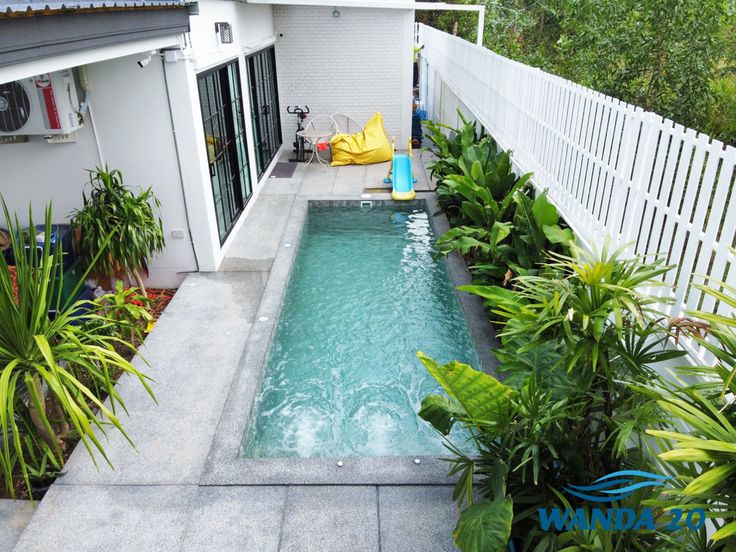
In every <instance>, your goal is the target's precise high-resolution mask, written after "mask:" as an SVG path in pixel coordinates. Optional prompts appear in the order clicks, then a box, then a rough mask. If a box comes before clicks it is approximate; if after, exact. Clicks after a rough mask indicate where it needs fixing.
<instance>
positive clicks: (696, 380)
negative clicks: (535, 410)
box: [639, 278, 736, 551]
mask: <svg viewBox="0 0 736 552" xmlns="http://www.w3.org/2000/svg"><path fill="white" fill-rule="evenodd" d="M706 281H707V282H708V284H710V285H704V284H695V285H694V287H696V288H697V289H699V290H701V291H702V292H703V293H705V294H706V295H709V296H711V297H712V298H713V299H715V301H717V302H718V303H720V307H721V308H720V309H719V311H720V312H727V309H730V310H731V312H734V311H736V288H734V287H733V286H729V285H728V284H726V283H724V282H721V281H719V280H715V279H712V278H707V279H706ZM718 303H716V304H718ZM689 314H690V315H692V316H695V317H697V318H699V319H701V320H704V321H706V322H707V323H709V326H708V333H709V335H703V334H702V333H700V332H696V331H692V332H690V335H691V336H692V337H693V338H694V339H695V341H696V342H698V343H699V344H700V345H701V346H702V347H704V348H705V349H706V350H707V351H709V352H711V353H712V354H713V358H714V365H713V366H698V365H696V366H682V367H680V368H679V372H680V374H681V375H682V376H684V378H685V379H684V380H683V379H681V378H675V380H674V381H673V382H671V383H668V382H664V381H660V382H659V384H658V385H652V386H647V387H643V388H639V390H640V391H642V392H643V393H645V394H647V395H649V396H652V397H654V398H656V399H657V400H658V403H659V405H660V407H661V408H662V409H663V410H664V411H665V412H667V413H668V414H669V415H670V416H671V418H672V419H673V420H677V421H678V422H682V423H683V424H685V427H684V428H683V426H675V427H671V428H668V429H667V430H657V429H650V430H649V431H647V433H649V434H650V435H652V436H654V437H656V438H657V443H658V445H659V448H660V450H661V449H665V452H661V453H660V454H659V458H660V459H661V460H662V461H664V462H665V463H666V464H668V465H669V466H670V467H671V468H672V471H673V473H674V474H675V475H677V476H678V479H679V481H680V483H681V486H680V488H679V490H678V491H677V492H674V493H672V494H671V496H669V497H668V499H669V500H666V501H660V502H655V503H656V504H658V505H660V506H662V507H669V508H673V507H677V508H680V509H683V510H689V509H692V508H696V507H700V508H703V509H705V510H707V511H708V512H709V515H710V516H711V517H712V522H713V523H714V525H715V527H716V531H715V532H714V533H713V534H711V535H709V538H710V540H711V541H712V543H714V546H713V547H712V549H713V550H724V551H725V550H732V549H734V548H735V547H736V399H734V396H735V395H736V319H734V318H733V316H728V315H724V314H718V313H714V312H704V311H694V312H690V313H689ZM696 328H698V326H696ZM713 339H714V340H715V341H714V340H713ZM673 501H674V505H673V504H672V502H673Z"/></svg>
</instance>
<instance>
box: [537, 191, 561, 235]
mask: <svg viewBox="0 0 736 552" xmlns="http://www.w3.org/2000/svg"><path fill="white" fill-rule="evenodd" d="M532 214H533V215H534V221H535V222H536V223H537V228H539V229H542V228H544V226H545V225H547V226H554V225H555V224H557V223H558V222H559V221H560V215H559V214H558V213H557V209H556V208H555V206H554V205H552V204H551V203H550V202H549V200H548V199H547V192H546V191H545V192H543V193H541V194H539V195H538V196H537V198H536V199H535V200H534V204H533V205H532Z"/></svg>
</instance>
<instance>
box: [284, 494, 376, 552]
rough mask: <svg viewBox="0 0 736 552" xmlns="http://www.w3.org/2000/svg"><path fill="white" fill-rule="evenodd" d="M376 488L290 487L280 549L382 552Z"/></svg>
mask: <svg viewBox="0 0 736 552" xmlns="http://www.w3.org/2000/svg"><path fill="white" fill-rule="evenodd" d="M377 494H378V493H377V489H376V487H372V486H365V487H354V486H342V487H341V486H319V487H310V486H300V487H296V486H295V487H289V491H288V494H287V497H286V512H285V514H284V525H283V527H282V530H281V548H280V551H281V552H347V551H349V552H379V550H380V547H379V542H378V504H377V498H378V496H377Z"/></svg>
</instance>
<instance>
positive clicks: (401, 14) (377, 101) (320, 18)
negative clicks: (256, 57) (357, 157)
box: [273, 6, 414, 148]
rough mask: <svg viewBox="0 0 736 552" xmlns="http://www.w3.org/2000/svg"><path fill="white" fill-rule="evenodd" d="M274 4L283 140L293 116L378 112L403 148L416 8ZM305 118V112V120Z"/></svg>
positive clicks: (289, 138)
mask: <svg viewBox="0 0 736 552" xmlns="http://www.w3.org/2000/svg"><path fill="white" fill-rule="evenodd" d="M339 10H340V17H333V15H332V11H333V8H332V7H323V6H274V8H273V16H274V31H275V33H276V37H277V39H276V67H277V73H278V84H279V102H280V106H281V121H282V130H283V137H284V144H285V145H286V146H287V147H288V148H290V147H291V143H292V142H293V140H294V132H295V130H296V117H295V116H294V115H289V114H287V113H286V108H287V106H289V105H291V106H294V105H299V106H301V107H304V105H305V104H306V105H308V106H309V109H310V110H311V113H310V117H313V116H316V115H323V114H326V115H329V114H331V113H335V112H339V113H346V114H348V115H350V116H351V117H353V118H354V119H355V120H356V121H357V122H358V123H360V124H365V123H366V122H367V121H368V119H369V118H370V116H371V115H372V114H373V113H374V112H376V111H380V112H381V113H382V114H383V121H384V124H385V127H386V132H387V134H388V136H389V139H390V137H391V136H395V137H396V140H397V147H399V148H403V147H405V146H403V145H402V144H405V143H406V142H407V141H408V139H409V135H410V133H411V98H412V93H411V78H412V73H411V71H412V56H413V22H414V12H413V10H394V9H363V8H345V7H340V8H339ZM307 120H309V119H307Z"/></svg>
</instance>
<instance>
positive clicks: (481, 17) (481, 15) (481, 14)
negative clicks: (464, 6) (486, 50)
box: [475, 6, 486, 46]
mask: <svg viewBox="0 0 736 552" xmlns="http://www.w3.org/2000/svg"><path fill="white" fill-rule="evenodd" d="M485 23H486V7H485V6H480V9H479V10H478V36H477V37H476V38H475V43H476V44H477V45H478V46H483V27H484V26H485Z"/></svg>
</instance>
